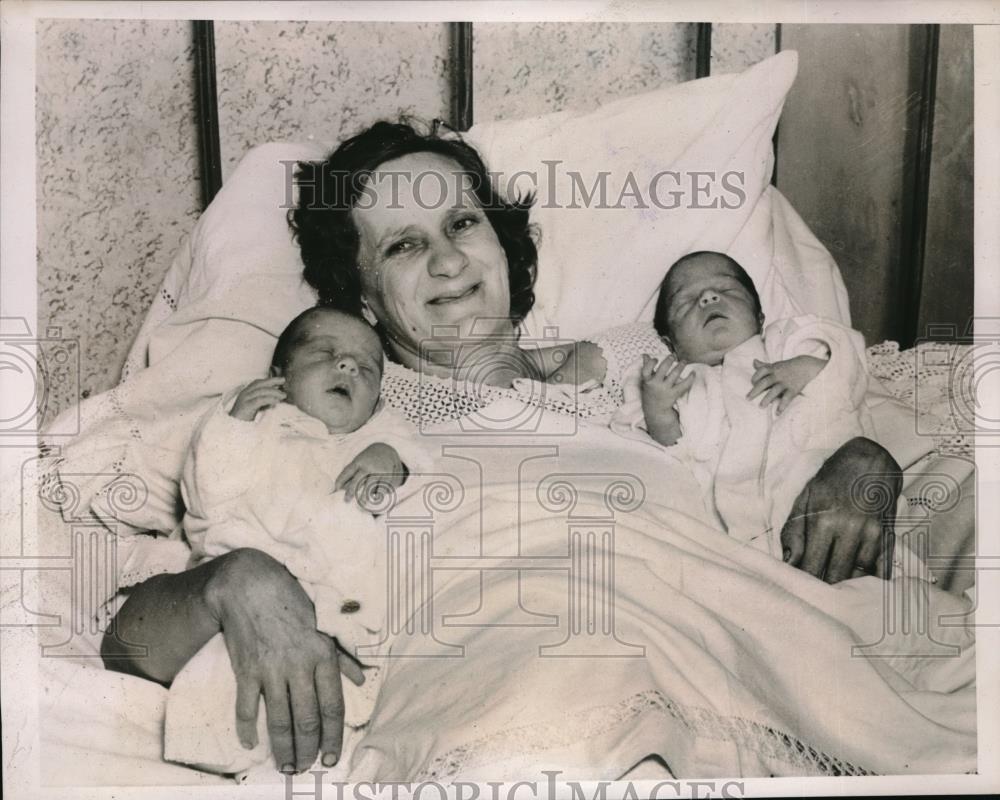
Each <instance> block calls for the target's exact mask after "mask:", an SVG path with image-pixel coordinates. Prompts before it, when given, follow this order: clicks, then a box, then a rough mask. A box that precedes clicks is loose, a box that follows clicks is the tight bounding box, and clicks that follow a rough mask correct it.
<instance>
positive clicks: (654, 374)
mask: <svg viewBox="0 0 1000 800" xmlns="http://www.w3.org/2000/svg"><path fill="white" fill-rule="evenodd" d="M685 366H686V364H685V363H684V362H683V361H678V360H677V359H676V358H674V357H673V356H667V357H666V358H664V359H663V361H661V362H660V364H659V366H657V364H656V359H655V358H653V357H652V356H649V355H643V357H642V381H641V384H640V388H641V391H642V407H643V410H645V409H646V407H647V405H650V406H653V405H655V406H657V407H659V408H673V407H674V404H675V403H676V402H677V401H678V400H680V399H681V398H682V397H683V396H684V395H686V394H687V393H688V392H689V391H690V389H691V384H692V383H694V374H693V373H692V374H691V375H688V376H687V377H686V378H682V377H681V371H682V370H683V369H684V367H685Z"/></svg>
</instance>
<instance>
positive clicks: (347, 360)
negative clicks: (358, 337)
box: [337, 356, 358, 375]
mask: <svg viewBox="0 0 1000 800" xmlns="http://www.w3.org/2000/svg"><path fill="white" fill-rule="evenodd" d="M337 369H338V370H340V371H341V372H346V373H348V374H349V375H357V374H358V362H357V361H355V360H354V359H353V358H352V357H351V356H341V357H340V358H338V359H337Z"/></svg>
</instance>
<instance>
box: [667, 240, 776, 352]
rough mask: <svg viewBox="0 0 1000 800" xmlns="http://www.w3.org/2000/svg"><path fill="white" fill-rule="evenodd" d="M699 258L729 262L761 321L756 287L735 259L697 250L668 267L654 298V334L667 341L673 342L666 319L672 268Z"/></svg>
mask: <svg viewBox="0 0 1000 800" xmlns="http://www.w3.org/2000/svg"><path fill="white" fill-rule="evenodd" d="M701 256H718V257H719V258H723V259H725V260H726V261H728V262H729V265H730V266H731V267H732V268H733V277H734V278H736V280H737V281H739V282H740V284H741V285H742V286H743V288H744V289H746V290H747V292H748V293H749V295H750V299H751V300H753V305H754V311H756V312H757V317H758V318H759V319H763V317H764V311H763V309H762V308H761V305H760V295H759V294H757V287H756V286H754V285H753V279H752V278H751V277H750V276H749V275H748V274H747V271H746V270H745V269H743V267H741V266H740V265H739V262H737V261H736V259H734V258H731V257H729V256H727V255H726V254H725V253H717V252H716V251H714V250H698V251H697V252H694V253H688V254H687V255H684V256H681V257H680V258H678V259H677V260H676V261H675V262H674V263H673V264H671V265H670V269H668V270H667V275H666V277H665V278H664V279H663V282H662V283H661V284H660V294H659V297H657V298H656V312H655V313H654V314H653V327H654V328H656V332H657V333H658V334H660V336H662V337H663V338H665V339H666V340H667V341H673V333H672V331H671V330H670V321H669V320H668V318H667V313H668V312H669V311H670V297H671V291H670V275H671V273H673V272H674V268H675V267H677V266H679V265H681V264H683V263H684V262H685V261H690V260H691V259H693V258H700V257H701Z"/></svg>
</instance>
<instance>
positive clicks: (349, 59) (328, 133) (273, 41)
mask: <svg viewBox="0 0 1000 800" xmlns="http://www.w3.org/2000/svg"><path fill="white" fill-rule="evenodd" d="M215 42H216V67H217V74H218V79H217V80H218V93H219V120H220V128H221V147H222V159H223V178H225V176H226V175H227V174H228V173H229V172H231V171H232V168H233V167H234V166H235V165H236V163H237V162H238V161H239V159H240V157H241V156H242V155H243V153H245V152H246V151H247V150H248V149H250V148H251V147H253V146H254V145H257V144H261V143H262V142H273V141H279V140H282V139H285V140H296V141H305V140H313V139H315V140H316V141H319V142H329V143H336V142H337V141H339V140H340V139H342V138H345V137H347V136H350V135H351V134H354V133H357V132H358V131H359V130H360V129H361V128H363V127H364V126H365V125H367V124H369V123H371V122H374V121H375V120H377V119H380V118H383V117H390V118H391V117H397V116H399V115H400V114H403V113H407V114H419V115H420V116H421V117H422V118H425V119H428V120H430V119H433V118H434V117H444V116H447V109H448V98H449V92H448V86H449V81H448V39H447V26H446V25H444V24H441V23H384V22H383V23H375V22H216V24H215Z"/></svg>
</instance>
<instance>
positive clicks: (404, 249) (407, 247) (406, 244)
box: [385, 239, 417, 256]
mask: <svg viewBox="0 0 1000 800" xmlns="http://www.w3.org/2000/svg"><path fill="white" fill-rule="evenodd" d="M416 246H417V243H416V242H414V241H412V240H411V239H401V240H400V241H398V242H393V243H392V244H391V245H389V246H388V247H387V248H386V251H385V254H386V255H387V256H398V255H401V254H402V253H408V252H410V251H411V250H413V249H414V248H415V247H416Z"/></svg>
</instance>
